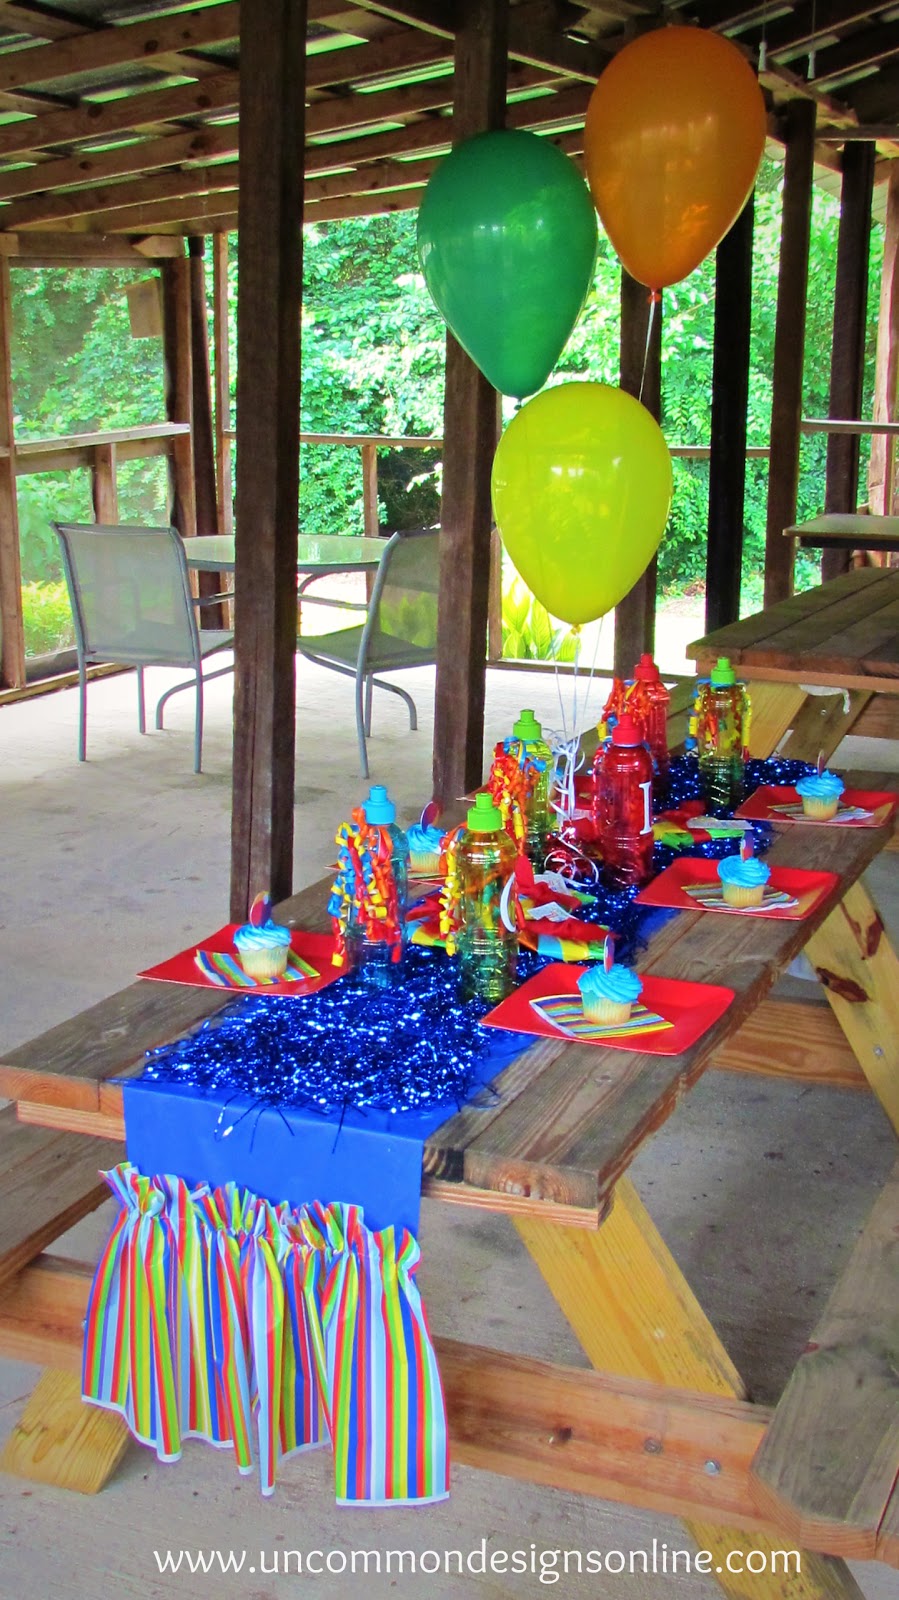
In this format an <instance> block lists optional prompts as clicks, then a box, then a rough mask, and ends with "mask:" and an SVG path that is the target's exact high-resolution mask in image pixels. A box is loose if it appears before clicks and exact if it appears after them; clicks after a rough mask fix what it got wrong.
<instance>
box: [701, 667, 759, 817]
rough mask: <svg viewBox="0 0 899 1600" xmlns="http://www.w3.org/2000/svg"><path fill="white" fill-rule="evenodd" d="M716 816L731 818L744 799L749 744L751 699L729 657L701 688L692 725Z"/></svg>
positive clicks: (709, 799) (708, 801)
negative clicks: (744, 774) (744, 776)
mask: <svg viewBox="0 0 899 1600" xmlns="http://www.w3.org/2000/svg"><path fill="white" fill-rule="evenodd" d="M690 734H691V737H692V738H693V739H695V743H696V754H697V756H698V757H699V771H700V774H701V776H702V779H703V787H704V789H705V795H706V801H707V803H708V809H709V812H710V814H711V815H712V816H722V815H729V814H730V813H731V812H732V811H733V810H734V809H735V807H736V806H738V805H739V804H740V801H741V800H742V798H743V770H744V766H745V762H746V755H747V746H748V742H749V696H748V694H747V692H746V685H745V684H744V683H741V682H740V681H739V680H738V678H737V675H736V673H735V672H734V669H733V667H732V665H731V663H730V661H729V660H728V658H727V656H719V657H718V660H717V662H716V663H715V665H714V667H713V668H712V671H711V675H710V677H709V679H708V681H707V682H704V683H701V684H700V685H699V688H698V691H697V695H696V701H695V704H694V708H693V717H692V719H691V723H690Z"/></svg>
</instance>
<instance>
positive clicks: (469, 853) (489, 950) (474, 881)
mask: <svg viewBox="0 0 899 1600" xmlns="http://www.w3.org/2000/svg"><path fill="white" fill-rule="evenodd" d="M474 802H475V803H474V805H473V806H472V807H471V810H470V811H469V813H468V818H467V822H466V827H465V831H464V832H463V834H462V835H461V838H460V840H459V844H458V849H457V863H458V873H459V933H458V936H457V938H456V950H457V952H458V957H459V992H460V995H461V997H462V999H463V1000H472V999H474V998H475V996H479V997H480V998H481V999H483V1000H494V1001H496V1000H503V999H505V997H506V995H507V994H510V993H511V990H512V988H513V985H514V982H515V966H516V961H517V955H518V940H517V938H516V936H515V934H514V933H513V932H512V931H511V930H510V929H509V928H507V927H506V925H505V923H504V922H503V919H502V911H501V902H502V897H503V890H504V889H505V887H506V884H507V883H508V881H509V879H510V878H511V876H512V874H513V872H514V870H515V862H516V859H517V853H516V850H515V845H514V843H513V842H512V840H511V839H510V838H509V835H508V834H507V832H506V830H505V828H504V827H503V819H502V815H501V813H500V811H499V808H498V807H497V806H495V805H494V803H493V800H492V798H491V796H490V795H489V794H486V793H484V792H481V791H479V792H478V793H477V794H476V795H475V797H474Z"/></svg>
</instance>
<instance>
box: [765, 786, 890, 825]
mask: <svg viewBox="0 0 899 1600" xmlns="http://www.w3.org/2000/svg"><path fill="white" fill-rule="evenodd" d="M897 802H899V794H891V793H890V791H889V790H888V789H844V790H843V793H842V794H841V796H840V805H839V810H838V811H837V814H836V816H835V817H827V818H826V819H824V818H821V817H806V816H803V814H802V801H801V800H800V798H799V793H798V790H796V789H791V788H789V787H787V786H783V787H773V786H771V785H769V784H762V785H761V787H760V788H758V789H756V791H755V793H754V794H751V795H750V796H749V799H748V800H744V801H743V804H742V805H741V806H740V808H739V810H738V811H737V813H736V814H737V816H738V817H751V818H752V819H753V820H754V821H758V822H801V823H803V824H804V825H805V826H807V827H813V828H815V827H823V828H834V827H836V828H881V827H883V824H884V823H885V822H889V819H890V817H891V816H892V814H893V812H894V811H895V809H896V805H897ZM856 810H858V811H865V812H868V815H867V816H854V815H853V811H856Z"/></svg>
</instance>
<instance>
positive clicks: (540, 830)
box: [512, 710, 553, 872]
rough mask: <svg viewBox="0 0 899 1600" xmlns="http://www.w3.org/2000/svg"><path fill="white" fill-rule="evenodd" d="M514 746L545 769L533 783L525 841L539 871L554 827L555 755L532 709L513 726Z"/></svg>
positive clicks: (519, 753) (528, 852)
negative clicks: (550, 799)
mask: <svg viewBox="0 0 899 1600" xmlns="http://www.w3.org/2000/svg"><path fill="white" fill-rule="evenodd" d="M512 748H513V749H514V750H515V754H516V755H517V756H519V759H520V757H521V755H522V754H523V755H524V756H525V757H526V758H527V759H528V760H529V761H531V762H534V763H536V764H537V766H538V769H542V770H538V771H537V775H536V779H535V782H534V787H533V789H532V790H531V793H530V797H529V799H528V813H527V820H528V835H527V840H526V843H525V848H526V851H527V856H528V860H529V861H531V862H533V864H534V867H535V869H536V870H537V871H538V872H540V871H542V869H543V862H544V858H545V856H546V839H547V835H548V834H550V833H552V830H553V815H552V812H551V810H550V805H549V791H550V782H551V779H552V766H553V757H552V751H551V750H550V748H549V745H548V744H547V743H546V740H545V739H544V737H543V729H542V727H541V725H540V723H539V722H538V721H537V718H536V717H535V716H534V713H533V711H531V710H526V711H522V712H521V714H520V716H519V718H518V721H517V722H516V723H515V726H514V727H513V729H512Z"/></svg>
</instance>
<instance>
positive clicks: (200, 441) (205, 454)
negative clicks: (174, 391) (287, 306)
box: [187, 235, 225, 628]
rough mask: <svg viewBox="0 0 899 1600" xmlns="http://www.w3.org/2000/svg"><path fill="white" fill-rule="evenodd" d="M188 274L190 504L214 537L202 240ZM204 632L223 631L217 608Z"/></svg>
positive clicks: (208, 613) (201, 527)
mask: <svg viewBox="0 0 899 1600" xmlns="http://www.w3.org/2000/svg"><path fill="white" fill-rule="evenodd" d="M187 250H188V273H189V278H190V378H191V416H192V424H193V425H192V427H191V439H192V441H193V460H194V500H195V504H196V515H197V533H199V534H204V533H205V534H212V533H218V532H219V531H220V530H219V525H218V500H217V497H216V483H215V441H214V438H213V428H212V377H211V374H210V371H209V324H208V318H207V313H206V260H205V257H206V240H205V238H204V237H203V236H202V235H200V236H198V237H195V238H189V239H188V241H187ZM198 579H199V583H198V592H199V594H200V596H201V597H202V596H205V595H211V594H220V593H221V590H222V587H223V581H222V576H221V574H220V573H218V572H201V573H199V574H198ZM199 615H200V625H201V627H204V628H223V627H224V626H225V617H224V612H223V608H222V606H221V605H215V606H204V607H203V609H202V611H201V612H200V614H199Z"/></svg>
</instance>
